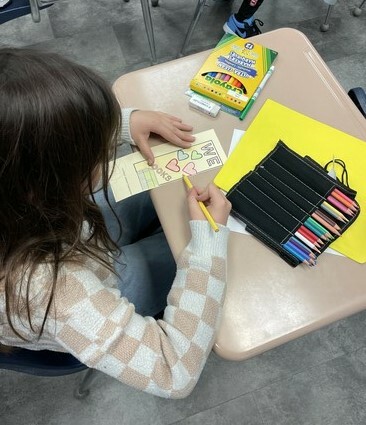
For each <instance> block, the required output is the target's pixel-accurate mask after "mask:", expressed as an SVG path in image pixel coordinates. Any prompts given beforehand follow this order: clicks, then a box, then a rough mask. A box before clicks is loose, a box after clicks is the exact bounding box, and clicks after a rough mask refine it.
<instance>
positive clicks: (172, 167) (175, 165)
mask: <svg viewBox="0 0 366 425" xmlns="http://www.w3.org/2000/svg"><path fill="white" fill-rule="evenodd" d="M165 168H167V169H168V170H170V171H174V172H175V173H178V171H180V167H179V165H178V161H177V160H176V159H175V158H173V159H171V160H170V161H169V162H168V163H167V165H166V166H165Z"/></svg>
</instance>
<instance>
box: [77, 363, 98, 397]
mask: <svg viewBox="0 0 366 425" xmlns="http://www.w3.org/2000/svg"><path fill="white" fill-rule="evenodd" d="M96 377H97V373H96V371H95V370H94V369H88V370H87V371H86V373H85V375H84V377H83V379H82V380H81V382H80V384H79V385H78V386H77V387H76V388H75V390H74V397H75V398H77V399H78V400H83V399H84V398H86V397H87V396H88V395H89V394H90V387H91V385H92V383H93V382H94V381H95V379H96Z"/></svg>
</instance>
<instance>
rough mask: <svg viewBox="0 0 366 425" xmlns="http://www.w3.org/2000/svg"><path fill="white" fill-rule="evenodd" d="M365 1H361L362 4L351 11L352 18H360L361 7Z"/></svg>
mask: <svg viewBox="0 0 366 425" xmlns="http://www.w3.org/2000/svg"><path fill="white" fill-rule="evenodd" d="M365 2H366V0H363V1H362V3H361V4H360V5H359V6H358V7H357V6H356V7H355V8H354V9H353V11H352V13H353V16H360V15H361V13H362V6H363V5H364V4H365Z"/></svg>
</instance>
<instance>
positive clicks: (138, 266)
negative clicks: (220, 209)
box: [94, 191, 176, 316]
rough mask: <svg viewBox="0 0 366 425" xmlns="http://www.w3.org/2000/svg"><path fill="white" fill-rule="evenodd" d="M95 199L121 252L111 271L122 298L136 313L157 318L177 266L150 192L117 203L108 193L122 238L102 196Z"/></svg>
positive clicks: (98, 193)
mask: <svg viewBox="0 0 366 425" xmlns="http://www.w3.org/2000/svg"><path fill="white" fill-rule="evenodd" d="M94 196H95V200H96V202H97V204H98V205H99V207H100V209H101V212H102V214H103V216H104V219H105V223H106V226H107V230H108V232H109V235H110V236H111V238H112V239H113V240H114V241H115V242H116V243H117V245H118V246H119V248H120V249H121V254H120V255H119V256H117V257H116V258H115V261H114V267H115V271H116V273H117V275H118V287H119V289H120V291H121V294H122V296H123V297H126V298H127V299H128V300H129V302H131V303H133V304H134V305H135V308H136V312H137V313H139V314H141V315H143V316H154V315H156V314H157V313H159V312H160V311H161V310H163V309H164V308H165V306H166V299H167V295H168V292H169V290H170V287H171V285H172V282H173V279H174V277H175V273H176V264H175V261H174V258H173V255H172V253H171V251H170V248H169V245H168V243H167V241H166V238H165V235H164V232H163V230H162V228H161V226H160V222H159V219H158V217H157V214H156V211H155V208H154V206H153V204H152V201H151V198H150V194H149V192H142V193H139V194H137V195H134V196H131V197H130V198H127V199H124V200H123V201H121V202H118V203H116V202H115V201H114V197H113V194H112V193H111V191H109V200H110V202H111V205H112V207H113V209H114V211H115V213H116V215H117V217H118V219H119V220H120V223H121V229H122V234H121V235H119V226H118V222H117V220H116V217H115V216H114V215H113V213H112V211H111V209H110V208H109V206H108V204H107V202H106V200H105V198H104V195H103V192H102V191H98V192H97V193H96V194H95V195H94Z"/></svg>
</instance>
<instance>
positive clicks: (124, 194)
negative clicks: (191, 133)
mask: <svg viewBox="0 0 366 425" xmlns="http://www.w3.org/2000/svg"><path fill="white" fill-rule="evenodd" d="M195 137H196V140H195V141H194V142H193V143H192V146H191V147H190V148H189V149H181V148H177V146H174V145H171V144H170V143H165V144H161V145H159V146H155V147H153V148H152V151H153V153H154V156H155V162H154V164H153V165H152V166H149V165H148V164H147V162H146V159H145V158H144V157H143V156H142V155H141V153H140V152H135V153H132V154H130V155H126V156H123V157H121V158H118V159H117V160H116V163H115V168H114V170H113V174H112V176H111V180H110V184H111V187H112V191H113V195H114V198H115V200H116V202H118V201H121V200H122V199H125V198H128V197H129V196H132V195H135V194H136V193H140V192H143V191H145V190H150V189H153V188H155V187H159V186H161V185H164V184H167V183H169V182H171V181H174V180H177V179H181V178H182V175H183V174H185V175H187V176H194V175H195V174H198V173H200V172H202V171H206V170H208V169H211V168H216V167H219V166H221V165H222V164H223V163H224V162H225V160H226V155H225V152H224V151H223V149H222V146H221V144H220V142H219V139H218V138H217V136H216V133H215V131H214V130H208V131H204V132H202V133H198V134H195Z"/></svg>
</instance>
